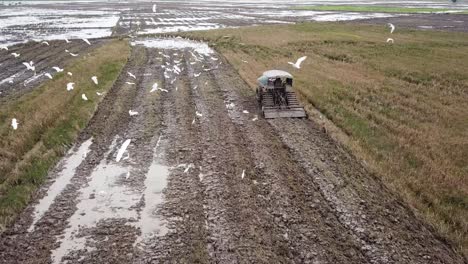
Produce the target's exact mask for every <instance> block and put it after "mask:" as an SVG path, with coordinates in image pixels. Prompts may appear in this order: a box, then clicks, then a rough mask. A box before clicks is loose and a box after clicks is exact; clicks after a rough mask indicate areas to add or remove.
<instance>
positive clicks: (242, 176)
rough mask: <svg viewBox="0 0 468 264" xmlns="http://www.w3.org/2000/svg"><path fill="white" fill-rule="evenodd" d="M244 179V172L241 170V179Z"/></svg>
mask: <svg viewBox="0 0 468 264" xmlns="http://www.w3.org/2000/svg"><path fill="white" fill-rule="evenodd" d="M244 177H245V170H242V175H241V178H242V179H244Z"/></svg>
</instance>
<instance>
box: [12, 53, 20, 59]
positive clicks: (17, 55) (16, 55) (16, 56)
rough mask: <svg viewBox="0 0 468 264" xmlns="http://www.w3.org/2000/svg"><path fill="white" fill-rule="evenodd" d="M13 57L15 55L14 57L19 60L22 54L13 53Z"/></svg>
mask: <svg viewBox="0 0 468 264" xmlns="http://www.w3.org/2000/svg"><path fill="white" fill-rule="evenodd" d="M11 55H13V57H15V58H18V57H19V56H20V54H19V53H16V52H13V53H12V54H11Z"/></svg>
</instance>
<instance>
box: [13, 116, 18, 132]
mask: <svg viewBox="0 0 468 264" xmlns="http://www.w3.org/2000/svg"><path fill="white" fill-rule="evenodd" d="M11 126H12V127H13V129H14V130H16V129H18V120H16V118H13V119H11Z"/></svg>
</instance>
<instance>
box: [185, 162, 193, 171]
mask: <svg viewBox="0 0 468 264" xmlns="http://www.w3.org/2000/svg"><path fill="white" fill-rule="evenodd" d="M191 168H193V163H190V164H189V165H188V166H187V167H185V170H184V173H187V172H189V170H190V169H191Z"/></svg>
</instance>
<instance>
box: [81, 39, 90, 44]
mask: <svg viewBox="0 0 468 264" xmlns="http://www.w3.org/2000/svg"><path fill="white" fill-rule="evenodd" d="M82 40H83V41H84V42H86V43H87V44H88V45H91V42H89V40H88V39H85V38H82Z"/></svg>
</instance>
